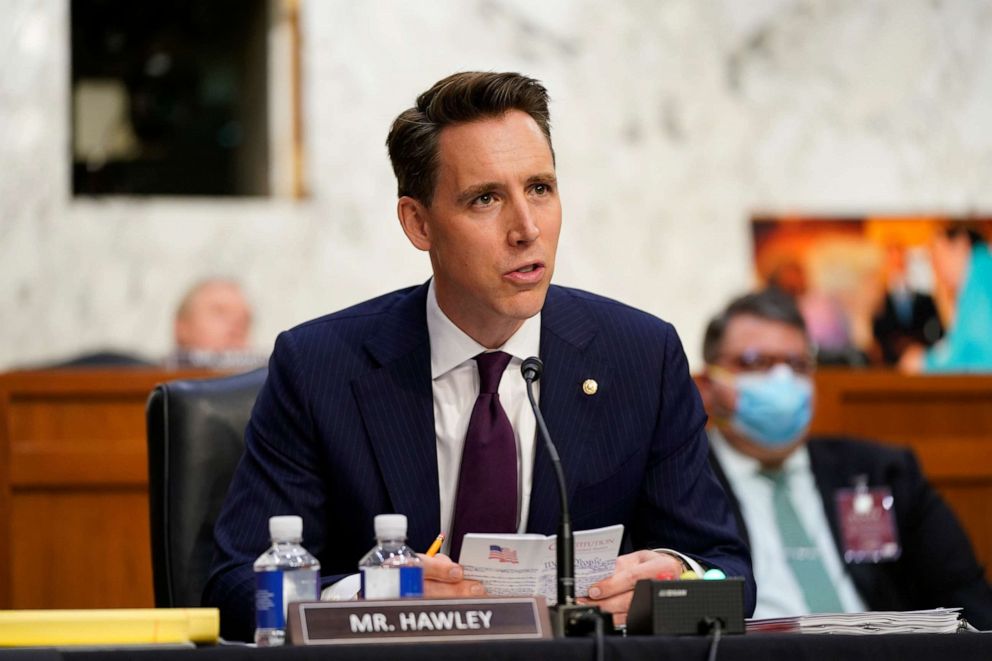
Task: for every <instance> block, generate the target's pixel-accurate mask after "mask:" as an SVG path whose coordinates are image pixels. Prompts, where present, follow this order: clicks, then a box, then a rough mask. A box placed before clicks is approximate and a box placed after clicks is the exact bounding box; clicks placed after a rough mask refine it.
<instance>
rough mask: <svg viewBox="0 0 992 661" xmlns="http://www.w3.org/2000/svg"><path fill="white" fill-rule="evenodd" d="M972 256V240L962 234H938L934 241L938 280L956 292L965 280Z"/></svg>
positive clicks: (934, 266) (934, 261)
mask: <svg viewBox="0 0 992 661" xmlns="http://www.w3.org/2000/svg"><path fill="white" fill-rule="evenodd" d="M970 258H971V242H970V241H969V240H968V237H967V236H965V235H963V234H961V235H957V236H953V237H951V236H947V235H946V234H938V235H937V238H935V239H934V242H933V270H934V274H935V275H936V276H937V281H938V282H940V283H941V284H943V285H944V286H945V287H947V289H948V291H949V292H950V293H952V294H956V293H957V292H958V290H959V289H961V285H962V284H963V282H964V277H965V273H967V270H968V263H969V260H970Z"/></svg>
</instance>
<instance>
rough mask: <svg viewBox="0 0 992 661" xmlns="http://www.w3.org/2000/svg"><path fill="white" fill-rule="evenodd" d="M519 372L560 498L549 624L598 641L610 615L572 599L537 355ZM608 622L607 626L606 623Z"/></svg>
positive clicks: (570, 562) (571, 559) (570, 543)
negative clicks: (554, 599)
mask: <svg viewBox="0 0 992 661" xmlns="http://www.w3.org/2000/svg"><path fill="white" fill-rule="evenodd" d="M520 372H521V374H522V375H523V377H524V381H526V382H527V398H528V399H529V400H530V407H531V409H532V410H533V411H534V417H535V418H536V419H537V428H538V430H539V431H540V433H541V439H542V440H543V441H544V447H545V448H546V449H547V451H548V456H549V457H550V458H551V465H552V466H554V467H555V477H556V478H557V480H558V495H559V497H560V499H561V519H560V520H559V522H558V541H557V543H556V545H555V546H556V550H557V555H558V604H557V605H556V606H552V607H551V608H550V609H549V610H550V614H551V624H552V628H553V629H554V630H555V635H557V636H586V635H590V634H595V635H596V636H597V641H599V642H601V641H602V634H603V630H604V628H606V629H607V630H609V631H612V630H613V616H612V615H610V614H609V613H602V612H600V610H599V607H598V606H587V605H585V604H577V603H575V535H574V533H573V531H572V517H571V515H570V514H569V511H568V490H567V489H566V488H565V471H564V470H563V469H562V466H561V458H560V457H559V456H558V450H557V448H555V445H554V443H552V442H551V434H549V433H548V427H547V425H546V424H545V423H544V416H543V415H541V409H540V408H538V406H537V400H535V399H534V382H535V381H537V380H539V379H540V378H541V374H542V373H543V372H544V363H542V362H541V359H540V358H537V357H534V356H531V357H530V358H527V359H526V360H525V361H524V362H523V365H521V366H520ZM605 625H608V626H605Z"/></svg>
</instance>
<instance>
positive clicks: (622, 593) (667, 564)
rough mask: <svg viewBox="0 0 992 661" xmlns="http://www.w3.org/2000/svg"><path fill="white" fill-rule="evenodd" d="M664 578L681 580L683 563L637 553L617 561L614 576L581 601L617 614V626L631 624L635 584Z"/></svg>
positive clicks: (663, 556) (664, 556)
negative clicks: (645, 579) (631, 604)
mask: <svg viewBox="0 0 992 661" xmlns="http://www.w3.org/2000/svg"><path fill="white" fill-rule="evenodd" d="M660 574H668V575H671V576H674V577H675V578H678V577H679V576H681V575H682V561H681V560H680V559H679V558H676V557H675V556H672V555H668V554H666V553H656V552H655V551H635V552H633V553H628V554H627V555H621V556H620V557H619V558H617V568H616V570H615V571H614V572H613V576H610V577H609V578H606V579H603V580H602V581H600V582H599V583H593V584H592V586H590V588H589V598H588V599H586V598H583V599H579V601H580V602H581V603H584V604H592V605H594V606H599V607H600V608H602V609H603V610H604V611H606V612H608V613H613V622H614V623H615V624H624V623H626V622H627V610H628V609H630V599H631V597H633V596H634V584H635V583H637V581H639V580H641V579H642V578H657V577H658V575H660Z"/></svg>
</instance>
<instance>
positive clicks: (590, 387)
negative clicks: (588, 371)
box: [582, 379, 599, 395]
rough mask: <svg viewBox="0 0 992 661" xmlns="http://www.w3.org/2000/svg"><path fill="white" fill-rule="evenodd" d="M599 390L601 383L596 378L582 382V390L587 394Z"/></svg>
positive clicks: (593, 393) (592, 393)
mask: <svg viewBox="0 0 992 661" xmlns="http://www.w3.org/2000/svg"><path fill="white" fill-rule="evenodd" d="M597 390H599V384H598V383H596V380H595V379H586V380H585V381H583V382H582V392H584V393H585V394H587V395H595V394H596V391H597Z"/></svg>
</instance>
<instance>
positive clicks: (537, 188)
mask: <svg viewBox="0 0 992 661" xmlns="http://www.w3.org/2000/svg"><path fill="white" fill-rule="evenodd" d="M533 190H534V192H535V193H537V194H538V195H547V194H548V193H550V192H551V186H549V185H547V184H534V189H533Z"/></svg>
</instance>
